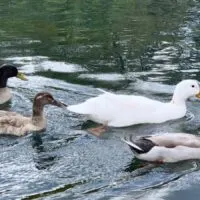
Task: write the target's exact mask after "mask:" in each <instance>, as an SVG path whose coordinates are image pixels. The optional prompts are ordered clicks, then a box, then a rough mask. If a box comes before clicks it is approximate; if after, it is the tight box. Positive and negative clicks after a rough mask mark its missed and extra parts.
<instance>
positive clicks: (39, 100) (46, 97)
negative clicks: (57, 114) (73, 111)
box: [34, 92, 67, 108]
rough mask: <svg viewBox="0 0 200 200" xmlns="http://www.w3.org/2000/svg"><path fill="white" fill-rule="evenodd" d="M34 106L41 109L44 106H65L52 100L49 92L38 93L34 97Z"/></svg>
mask: <svg viewBox="0 0 200 200" xmlns="http://www.w3.org/2000/svg"><path fill="white" fill-rule="evenodd" d="M34 104H35V106H39V107H41V106H42V107H43V106H45V105H48V104H50V105H54V106H57V107H62V108H64V107H66V106H67V105H66V104H64V103H62V102H60V101H58V100H56V99H54V98H53V96H52V95H51V94H50V93H49V92H39V93H37V94H36V95H35V98H34Z"/></svg>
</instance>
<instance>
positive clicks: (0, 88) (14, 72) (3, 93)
mask: <svg viewBox="0 0 200 200" xmlns="http://www.w3.org/2000/svg"><path fill="white" fill-rule="evenodd" d="M11 77H17V78H19V79H21V80H24V81H26V80H27V78H26V77H25V76H24V74H22V73H21V72H19V71H18V69H17V67H15V66H14V65H10V64H4V65H2V66H1V67H0V104H4V103H6V102H7V101H9V100H10V99H11V96H12V95H11V89H10V88H8V87H7V81H8V79H9V78H11Z"/></svg>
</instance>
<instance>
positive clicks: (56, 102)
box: [51, 99, 67, 108]
mask: <svg viewBox="0 0 200 200" xmlns="http://www.w3.org/2000/svg"><path fill="white" fill-rule="evenodd" d="M51 104H52V105H54V106H57V107H61V108H65V107H67V105H66V104H64V103H62V102H60V101H57V100H55V99H54V100H53V101H52V103H51Z"/></svg>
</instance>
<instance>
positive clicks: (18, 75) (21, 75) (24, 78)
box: [17, 72, 28, 81]
mask: <svg viewBox="0 0 200 200" xmlns="http://www.w3.org/2000/svg"><path fill="white" fill-rule="evenodd" d="M17 78H19V79H21V80H23V81H27V80H28V79H27V78H26V77H25V76H24V74H22V73H21V72H18V73H17Z"/></svg>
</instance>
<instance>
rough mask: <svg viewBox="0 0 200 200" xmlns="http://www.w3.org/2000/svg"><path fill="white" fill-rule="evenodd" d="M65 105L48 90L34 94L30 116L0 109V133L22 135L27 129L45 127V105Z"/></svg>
mask: <svg viewBox="0 0 200 200" xmlns="http://www.w3.org/2000/svg"><path fill="white" fill-rule="evenodd" d="M48 104H50V105H54V106H58V107H66V105H65V104H64V103H62V102H59V101H57V100H55V99H54V98H53V96H52V95H51V94H50V93H48V92H40V93H38V94H36V96H35V98H34V101H33V112H32V116H30V117H25V116H23V115H21V114H18V113H16V112H8V111H0V134H9V135H15V136H23V135H25V134H26V133H27V132H29V131H40V130H43V129H45V128H46V119H45V116H44V114H43V108H44V106H45V105H48Z"/></svg>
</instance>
